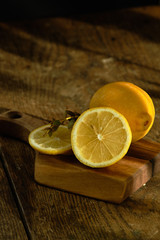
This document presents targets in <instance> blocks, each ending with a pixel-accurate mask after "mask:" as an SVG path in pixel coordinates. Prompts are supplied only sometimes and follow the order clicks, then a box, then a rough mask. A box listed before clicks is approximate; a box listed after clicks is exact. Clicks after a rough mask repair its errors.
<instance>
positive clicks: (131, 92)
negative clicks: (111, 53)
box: [90, 82, 155, 142]
mask: <svg viewBox="0 0 160 240" xmlns="http://www.w3.org/2000/svg"><path fill="white" fill-rule="evenodd" d="M93 107H111V108H114V109H115V110H117V111H118V112H120V113H121V114H122V115H123V116H125V118H126V119H127V121H128V123H129V125H130V128H131V131H132V141H133V142H135V141H137V140H139V139H141V138H142V137H144V136H145V135H146V134H147V133H148V132H149V130H150V129H151V127H152V125H153V122H154V118H155V108H154V105H153V101H152V99H151V98H150V96H149V95H148V93H147V92H145V91H144V90H143V89H141V88H140V87H138V86H136V85H135V84H132V83H130V82H114V83H109V84H106V85H104V86H103V87H101V88H100V89H98V90H97V91H96V92H95V94H94V95H93V97H92V98H91V101H90V108H93Z"/></svg>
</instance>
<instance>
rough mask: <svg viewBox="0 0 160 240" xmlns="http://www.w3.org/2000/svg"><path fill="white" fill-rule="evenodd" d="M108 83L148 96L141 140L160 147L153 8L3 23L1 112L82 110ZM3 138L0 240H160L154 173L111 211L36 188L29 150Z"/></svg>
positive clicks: (159, 73)
mask: <svg viewBox="0 0 160 240" xmlns="http://www.w3.org/2000/svg"><path fill="white" fill-rule="evenodd" d="M114 81H129V82H132V83H135V84H137V85H138V86H140V87H142V88H143V89H144V90H146V91H147V92H148V93H149V94H150V96H151V97H152V99H153V102H154V104H155V108H156V118H155V122H154V125H153V128H152V129H151V131H150V132H149V134H148V138H150V139H153V140H156V141H160V127H159V120H160V115H159V111H160V7H157V6H152V7H151V6H150V7H149V6H148V7H141V8H131V9H123V10H114V11H108V12H103V13H102V12H101V13H94V14H80V15H76V16H74V15H73V16H69V17H56V18H43V19H33V20H25V21H8V22H0V112H3V111H5V109H15V110H18V111H22V112H25V113H28V114H33V115H35V116H37V117H40V118H44V119H52V117H55V118H59V117H62V116H63V114H64V111H65V109H66V107H68V108H69V109H71V110H76V111H79V112H82V111H84V110H85V109H86V108H88V104H89V101H90V98H91V96H92V94H93V93H94V92H95V91H96V90H97V89H98V88H99V87H100V86H102V85H104V84H106V83H109V82H114ZM0 140H1V148H2V150H3V156H1V161H0V212H1V215H0V216H1V218H0V239H6V240H7V239H16V240H17V239H20V240H21V239H23V240H25V239H37V240H39V239H41V240H45V239H54V240H60V239H62V240H69V239H70V240H74V239H75V240H78V239H80V240H81V239H83V240H89V239H92V240H93V239H96V240H97V239H98V240H99V239H101V240H102V239H105V240H107V239H108V240H112V239H113V240H115V239H119V240H120V239H121V240H122V239H123V240H130V239H134V240H135V239H139V240H140V239H141V240H142V239H145V240H147V239H148V240H150V239H152V240H153V239H155V240H158V239H160V174H157V175H156V176H154V177H153V178H152V179H151V180H150V181H149V182H148V183H147V184H146V185H145V186H143V187H142V188H140V189H139V190H138V191H137V192H135V193H134V194H133V195H132V196H130V197H129V198H128V199H127V200H125V201H124V202H123V203H122V204H120V205H117V204H112V203H108V202H104V201H100V200H95V199H91V198H87V197H83V196H79V195H76V194H72V193H67V192H64V191H60V190H58V189H52V188H48V187H44V186H41V185H38V184H37V183H36V182H35V181H34V177H33V171H34V152H33V150H32V149H31V148H30V147H29V146H28V145H27V144H25V143H22V142H20V141H18V140H15V139H11V138H7V137H4V136H3V137H2V136H1V137H0Z"/></svg>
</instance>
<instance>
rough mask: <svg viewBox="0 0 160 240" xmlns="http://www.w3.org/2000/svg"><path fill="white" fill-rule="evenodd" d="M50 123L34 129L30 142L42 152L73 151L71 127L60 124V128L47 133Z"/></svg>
mask: <svg viewBox="0 0 160 240" xmlns="http://www.w3.org/2000/svg"><path fill="white" fill-rule="evenodd" d="M48 127H50V124H47V125H44V126H41V127H39V128H36V129H34V130H33V131H32V132H31V133H30V134H29V137H28V141H29V144H30V145H31V147H32V148H33V149H35V150H37V151H38V152H40V153H44V154H50V155H56V154H68V153H70V152H71V129H68V127H67V126H64V125H60V126H59V127H58V129H57V130H56V131H55V132H53V133H52V136H49V135H48V134H47V128H48Z"/></svg>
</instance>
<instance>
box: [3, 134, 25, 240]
mask: <svg viewBox="0 0 160 240" xmlns="http://www.w3.org/2000/svg"><path fill="white" fill-rule="evenodd" d="M0 141H2V138H0ZM0 151H1V150H0ZM0 179H1V181H0V193H1V194H0V212H1V214H0V216H1V217H0V239H17V240H18V239H19V240H21V239H24V240H25V239H28V237H27V234H26V231H25V228H24V225H23V221H22V220H21V215H20V214H19V208H18V206H17V204H16V201H15V197H14V192H13V191H12V190H11V186H10V184H9V181H8V179H7V175H6V172H5V171H4V162H3V160H2V155H1V153H0Z"/></svg>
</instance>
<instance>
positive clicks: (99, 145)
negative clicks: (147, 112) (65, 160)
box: [71, 107, 132, 168]
mask: <svg viewBox="0 0 160 240" xmlns="http://www.w3.org/2000/svg"><path fill="white" fill-rule="evenodd" d="M131 139H132V134H131V130H130V127H129V124H128V122H127V120H126V119H125V118H124V117H123V116H122V115H121V114H120V113H118V112H117V111H115V110H114V109H111V108H106V107H99V108H92V109H88V110H87V111H85V112H84V113H82V114H81V116H80V117H79V118H78V119H77V120H76V122H75V124H74V126H73V129H72V133H71V144H72V150H73V152H74V154H75V156H76V157H77V159H78V160H79V161H80V162H82V163H83V164H85V165H87V166H90V167H95V168H99V167H106V166H109V165H112V164H114V163H115V162H117V161H118V160H120V159H121V158H122V157H123V156H124V155H125V154H126V153H127V151H128V148H129V146H130V143H131Z"/></svg>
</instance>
